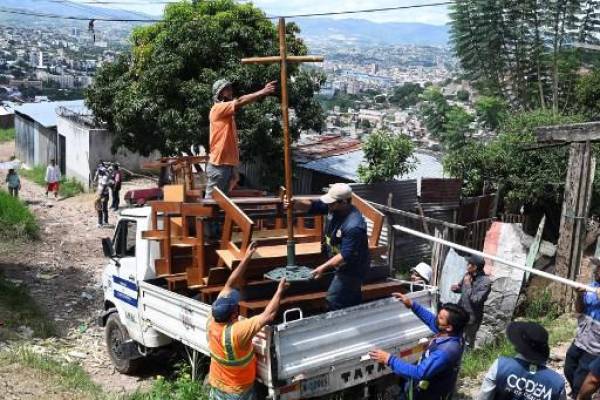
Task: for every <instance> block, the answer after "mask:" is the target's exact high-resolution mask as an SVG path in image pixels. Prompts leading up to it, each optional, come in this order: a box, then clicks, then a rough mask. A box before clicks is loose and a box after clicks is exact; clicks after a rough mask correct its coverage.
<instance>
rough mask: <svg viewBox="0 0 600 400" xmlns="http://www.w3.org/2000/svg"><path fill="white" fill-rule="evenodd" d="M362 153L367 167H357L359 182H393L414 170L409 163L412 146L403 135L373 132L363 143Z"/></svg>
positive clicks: (411, 163)
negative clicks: (397, 177)
mask: <svg viewBox="0 0 600 400" xmlns="http://www.w3.org/2000/svg"><path fill="white" fill-rule="evenodd" d="M362 148H363V152H364V155H365V161H366V162H367V165H360V166H359V167H358V176H359V179H360V181H361V182H365V183H374V182H386V181H390V180H393V179H394V178H395V177H396V176H398V175H404V174H406V173H408V172H410V171H412V170H413V169H414V168H415V165H414V162H413V161H410V160H409V158H410V157H411V155H412V153H413V150H414V146H413V144H412V142H411V141H410V139H409V138H408V137H406V136H404V135H395V134H393V133H391V132H387V131H381V130H380V131H375V132H373V133H372V134H371V135H369V138H368V139H367V141H366V142H365V143H363V147H362Z"/></svg>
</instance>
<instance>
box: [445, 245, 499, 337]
mask: <svg viewBox="0 0 600 400" xmlns="http://www.w3.org/2000/svg"><path fill="white" fill-rule="evenodd" d="M484 267H485V260H484V259H483V257H481V256H478V255H474V254H473V255H471V256H469V258H467V273H466V274H465V276H464V278H463V279H462V280H461V281H460V282H459V283H457V284H456V285H452V288H451V289H452V291H453V292H454V293H460V294H461V296H460V300H459V301H458V305H459V306H461V307H462V308H464V309H465V310H466V311H467V312H468V313H469V323H468V325H467V327H466V328H465V344H466V345H467V347H469V348H473V347H474V346H475V338H476V336H477V331H478V330H479V327H480V326H481V321H482V320H483V305H484V304H485V301H486V300H487V298H488V296H489V295H490V292H491V291H492V281H491V280H490V278H489V277H488V276H487V275H486V274H485V272H484V270H483V269H484Z"/></svg>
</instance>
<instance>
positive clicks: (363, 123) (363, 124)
mask: <svg viewBox="0 0 600 400" xmlns="http://www.w3.org/2000/svg"><path fill="white" fill-rule="evenodd" d="M359 126H360V127H361V128H363V129H370V128H371V122H370V121H369V120H368V119H363V120H362V121H360V124H359Z"/></svg>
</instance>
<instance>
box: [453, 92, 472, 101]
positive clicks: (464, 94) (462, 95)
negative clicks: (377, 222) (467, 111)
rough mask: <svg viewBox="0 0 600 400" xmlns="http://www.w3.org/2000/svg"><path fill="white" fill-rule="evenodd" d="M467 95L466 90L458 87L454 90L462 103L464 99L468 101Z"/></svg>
mask: <svg viewBox="0 0 600 400" xmlns="http://www.w3.org/2000/svg"><path fill="white" fill-rule="evenodd" d="M469 97H470V94H469V91H468V90H464V89H460V90H458V91H457V92H456V99H457V100H459V101H462V102H463V103H464V102H465V101H469Z"/></svg>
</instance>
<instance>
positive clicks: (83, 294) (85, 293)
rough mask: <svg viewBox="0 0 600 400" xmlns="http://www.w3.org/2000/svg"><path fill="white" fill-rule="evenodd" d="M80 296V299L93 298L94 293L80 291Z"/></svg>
mask: <svg viewBox="0 0 600 400" xmlns="http://www.w3.org/2000/svg"><path fill="white" fill-rule="evenodd" d="M81 298H82V299H86V300H94V295H92V294H89V293H87V292H82V293H81Z"/></svg>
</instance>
